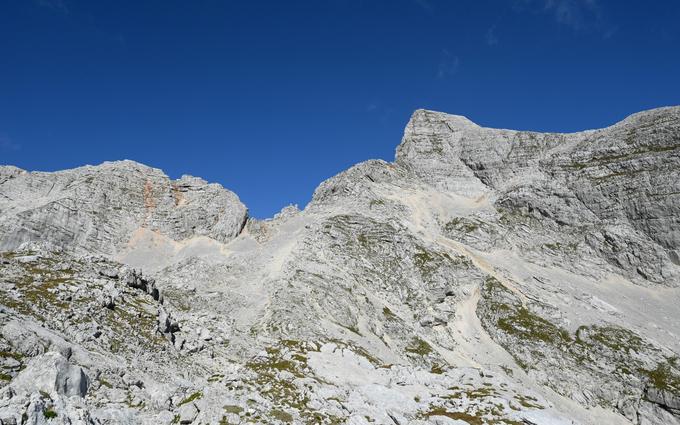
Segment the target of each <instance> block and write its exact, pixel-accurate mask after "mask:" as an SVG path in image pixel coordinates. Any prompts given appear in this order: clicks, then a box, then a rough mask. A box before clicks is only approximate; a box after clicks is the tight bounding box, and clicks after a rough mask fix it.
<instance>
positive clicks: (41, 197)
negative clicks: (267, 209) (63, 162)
mask: <svg viewBox="0 0 680 425" xmlns="http://www.w3.org/2000/svg"><path fill="white" fill-rule="evenodd" d="M246 219H247V210H246V207H245V206H244V205H243V204H242V203H241V202H240V201H239V199H238V197H237V196H236V195H235V194H233V193H232V192H230V191H228V190H226V189H224V188H222V187H221V186H220V185H219V184H208V183H207V182H205V181H204V180H202V179H200V178H196V177H190V176H184V177H182V178H181V179H179V180H174V181H173V180H170V179H169V178H168V177H167V176H166V175H165V174H164V173H163V172H162V171H161V170H158V169H155V168H150V167H147V166H144V165H141V164H138V163H135V162H133V161H119V162H107V163H104V164H102V165H99V166H94V167H93V166H86V167H81V168H77V169H74V170H68V171H62V172H57V173H42V172H25V171H22V170H19V169H17V168H15V167H2V171H0V249H4V250H12V249H16V248H18V247H19V246H21V245H22V244H24V243H27V242H40V243H44V244H46V245H47V246H53V247H56V248H62V249H67V250H76V251H85V252H92V253H101V254H107V255H113V254H115V253H117V252H118V251H119V250H120V249H121V248H122V247H123V246H124V244H125V243H127V242H128V241H129V240H130V238H131V237H132V235H133V233H134V232H135V231H136V230H138V229H148V230H150V231H154V232H158V233H160V234H162V235H165V236H167V237H168V238H170V239H172V240H177V241H179V240H183V239H188V238H190V237H193V236H199V235H200V236H207V237H210V238H213V239H215V240H217V241H220V242H227V241H229V240H231V239H233V238H235V237H236V236H238V234H239V233H240V231H241V229H242V228H243V226H244V225H245V221H246Z"/></svg>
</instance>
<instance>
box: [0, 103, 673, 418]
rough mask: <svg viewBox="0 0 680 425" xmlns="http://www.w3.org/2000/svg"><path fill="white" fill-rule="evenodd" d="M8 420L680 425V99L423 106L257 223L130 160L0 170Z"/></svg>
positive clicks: (0, 400)
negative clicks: (553, 129) (534, 112)
mask: <svg viewBox="0 0 680 425" xmlns="http://www.w3.org/2000/svg"><path fill="white" fill-rule="evenodd" d="M0 251H2V252H1V253H0V368H1V370H0V424H3V425H7V424H60V423H63V424H137V423H144V424H172V423H175V424H177V423H181V424H191V423H195V424H199V423H204V424H205V423H219V424H251V423H262V424H286V423H295V424H345V423H347V424H355V425H360V424H361V425H363V424H390V425H406V424H416V425H417V424H430V423H434V424H464V423H468V424H485V423H486V424H631V423H632V424H680V357H679V356H680V107H673V108H662V109H656V110H651V111H646V112H642V113H639V114H635V115H633V116H631V117H629V118H627V119H625V120H624V121H622V122H620V123H618V124H615V125H613V126H611V127H608V128H605V129H601V130H593V131H585V132H580V133H573V134H543V133H534V132H526V131H511V130H498V129H489V128H483V127H480V126H478V125H476V124H474V123H473V122H471V121H469V120H467V119H466V118H464V117H460V116H454V115H447V114H442V113H437V112H431V111H424V110H419V111H416V112H415V113H414V115H413V117H412V118H411V121H410V122H409V124H408V125H407V127H406V131H405V135H404V138H403V140H402V142H401V144H400V145H399V147H398V148H397V154H396V159H395V162H393V163H388V162H384V161H367V162H364V163H361V164H358V165H356V166H354V167H352V168H351V169H349V170H347V171H345V172H343V173H341V174H339V175H337V176H335V177H333V178H331V179H329V180H327V181H325V182H323V183H322V184H321V185H320V186H319V187H318V188H317V190H316V191H315V193H314V196H313V199H312V201H311V202H310V204H309V205H308V206H307V207H306V208H305V209H304V211H299V210H297V209H296V208H295V207H288V208H285V209H284V210H282V211H281V213H279V214H278V215H277V216H275V217H274V218H272V219H270V220H264V221H259V220H255V219H251V218H248V215H247V209H246V207H245V206H244V205H243V204H242V203H241V202H240V201H239V199H238V197H237V196H236V195H234V194H233V193H232V192H229V191H228V190H226V189H224V188H222V187H221V186H220V185H217V184H208V183H207V182H205V181H203V180H201V179H199V178H195V177H189V176H185V177H182V178H181V179H179V180H171V179H169V178H168V177H167V176H166V175H165V174H164V173H163V172H162V171H160V170H157V169H153V168H149V167H146V166H144V165H141V164H138V163H135V162H131V161H121V162H113V163H104V164H102V165H99V166H85V167H81V168H77V169H74V170H66V171H61V172H56V173H43V172H27V171H24V170H20V169H18V168H15V167H11V166H5V167H0Z"/></svg>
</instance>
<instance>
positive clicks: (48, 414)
mask: <svg viewBox="0 0 680 425" xmlns="http://www.w3.org/2000/svg"><path fill="white" fill-rule="evenodd" d="M43 416H45V419H48V420H49V419H54V418H56V417H57V412H55V411H54V410H52V409H45V410H43Z"/></svg>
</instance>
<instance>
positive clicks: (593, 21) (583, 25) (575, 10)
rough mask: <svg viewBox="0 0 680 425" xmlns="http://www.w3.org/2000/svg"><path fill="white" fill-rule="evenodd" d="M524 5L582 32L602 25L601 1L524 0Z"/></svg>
mask: <svg viewBox="0 0 680 425" xmlns="http://www.w3.org/2000/svg"><path fill="white" fill-rule="evenodd" d="M522 3H524V4H526V5H528V6H529V7H530V8H533V9H534V10H536V11H538V12H543V13H545V14H547V15H549V16H552V17H553V19H555V21H556V22H557V23H559V24H562V25H565V26H568V27H570V28H572V29H573V30H574V31H581V30H585V29H589V28H593V27H600V26H601V24H602V7H601V5H600V3H599V0H523V1H522Z"/></svg>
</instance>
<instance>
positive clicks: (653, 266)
mask: <svg viewBox="0 0 680 425" xmlns="http://www.w3.org/2000/svg"><path fill="white" fill-rule="evenodd" d="M396 161H397V164H400V165H403V166H405V167H407V168H409V169H412V170H413V171H414V173H415V174H416V175H417V176H418V177H419V178H421V179H423V180H425V181H427V182H429V183H432V184H433V185H435V186H436V187H437V188H440V189H441V190H444V191H451V192H455V193H459V194H462V195H465V196H468V197H478V196H490V197H491V198H492V202H493V204H494V206H495V207H496V208H497V209H506V210H511V211H514V212H515V213H519V212H522V213H527V214H532V215H534V216H536V217H537V218H538V219H540V220H541V221H542V224H543V225H545V224H546V222H551V223H555V224H557V225H558V226H559V229H558V230H557V231H559V232H563V233H566V234H570V235H574V234H578V235H580V236H581V238H582V240H584V241H586V242H587V243H588V244H589V245H590V246H591V247H592V248H593V249H594V250H596V251H597V252H598V253H599V254H600V255H602V256H603V257H604V258H606V259H607V260H608V261H609V262H610V263H612V264H614V265H616V266H618V267H620V268H622V269H623V270H625V271H626V272H627V274H628V275H635V274H638V275H640V276H641V277H642V278H644V279H647V280H649V281H653V282H658V283H666V284H669V285H674V284H675V283H676V282H677V281H678V279H677V278H678V268H677V266H678V264H680V262H679V261H678V258H679V255H680V251H679V250H680V220H678V217H680V109H679V108H662V109H657V110H653V111H648V112H644V113H639V114H636V115H633V116H631V117H629V118H627V119H626V120H624V121H622V122H620V123H618V124H616V125H613V126H611V127H608V128H605V129H601V130H593V131H585V132H580V133H572V134H550V133H535V132H525V131H512V130H496V129H489V128H482V127H479V126H477V125H475V124H473V123H472V122H470V121H469V120H467V119H465V118H463V117H458V116H452V115H446V114H441V113H437V112H430V111H417V112H416V113H415V114H414V115H413V117H412V119H411V121H410V122H409V124H408V126H407V127H406V133H405V135H404V139H403V141H402V143H401V145H400V146H399V147H398V148H397V160H396Z"/></svg>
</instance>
